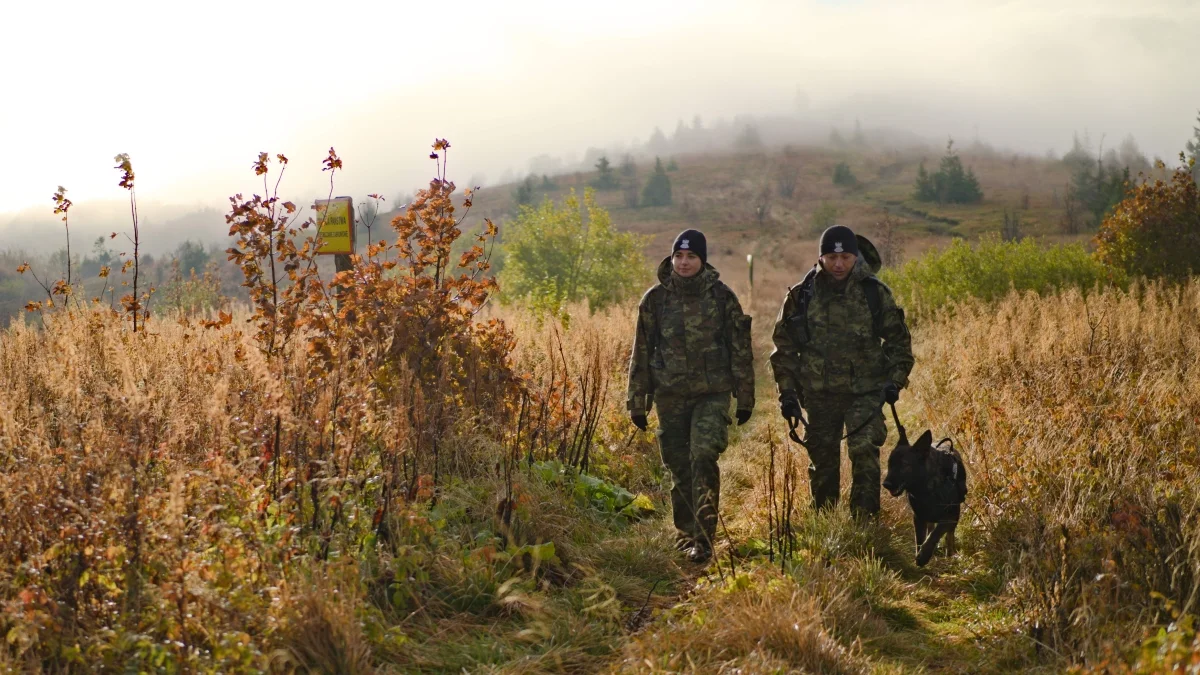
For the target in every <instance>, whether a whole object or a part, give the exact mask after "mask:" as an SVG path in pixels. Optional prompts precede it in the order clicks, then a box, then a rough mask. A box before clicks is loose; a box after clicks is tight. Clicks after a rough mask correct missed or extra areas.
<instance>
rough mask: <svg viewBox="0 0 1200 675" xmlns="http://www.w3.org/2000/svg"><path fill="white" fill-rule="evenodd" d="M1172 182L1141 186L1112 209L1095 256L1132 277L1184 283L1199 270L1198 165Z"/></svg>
mask: <svg viewBox="0 0 1200 675" xmlns="http://www.w3.org/2000/svg"><path fill="white" fill-rule="evenodd" d="M1180 160H1181V161H1182V164H1181V165H1180V166H1179V167H1178V168H1177V169H1175V172H1174V174H1173V175H1172V176H1171V181H1170V182H1169V183H1168V182H1163V181H1161V180H1157V181H1154V183H1149V182H1147V183H1143V184H1141V185H1139V186H1137V187H1135V188H1133V189H1132V190H1131V191H1130V194H1129V196H1128V197H1127V198H1126V199H1125V200H1124V201H1122V202H1121V203H1120V204H1118V205H1117V207H1116V208H1115V209H1114V210H1113V212H1112V214H1110V215H1109V216H1108V217H1107V218H1105V219H1104V222H1103V223H1102V224H1101V226H1100V232H1099V233H1098V234H1097V235H1096V244H1097V246H1096V257H1097V258H1098V259H1099V260H1101V261H1102V262H1104V263H1106V264H1108V265H1112V266H1113V267H1117V268H1120V269H1122V270H1124V271H1126V272H1129V273H1131V274H1138V275H1142V276H1147V277H1163V278H1167V279H1173V280H1181V279H1184V278H1186V277H1187V276H1188V275H1190V274H1193V273H1195V272H1197V271H1200V186H1197V184H1196V181H1195V179H1194V178H1193V177H1192V172H1193V171H1194V170H1195V164H1194V163H1192V161H1191V160H1188V159H1186V158H1185V156H1184V155H1183V154H1182V153H1180Z"/></svg>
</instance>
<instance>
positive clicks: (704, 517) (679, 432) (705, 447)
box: [627, 230, 754, 562]
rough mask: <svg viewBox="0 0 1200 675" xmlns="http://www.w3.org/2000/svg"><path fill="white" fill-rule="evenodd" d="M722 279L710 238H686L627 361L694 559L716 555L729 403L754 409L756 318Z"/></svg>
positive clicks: (632, 404) (640, 323)
mask: <svg viewBox="0 0 1200 675" xmlns="http://www.w3.org/2000/svg"><path fill="white" fill-rule="evenodd" d="M719 276H720V275H719V274H718V273H717V270H716V269H714V268H713V267H712V265H709V264H708V254H707V242H706V241H705V238H704V234H703V233H701V232H699V231H697V230H685V231H683V232H682V233H680V234H679V236H678V237H676V238H675V243H674V245H673V246H672V248H671V255H670V257H668V258H665V259H663V261H662V262H661V263H660V264H659V266H658V280H659V283H658V284H657V285H655V286H654V287H653V288H651V289H650V290H649V291H647V292H646V295H645V296H643V297H642V302H641V305H640V306H639V307H638V318H637V332H636V334H635V336H634V342H633V352H632V354H631V355H630V359H629V396H628V402H627V407H628V409H629V414H630V418H631V419H632V420H633V423H634V424H635V425H636V426H637V427H638V428H639V429H641V430H643V431H645V430H646V415H647V413H648V412H649V411H650V407H651V405H654V406H656V409H657V410H658V443H659V449H660V450H661V452H662V458H663V463H665V464H666V465H667V468H668V469H670V471H671V476H672V478H673V479H674V485H673V487H672V488H671V510H672V515H673V517H674V521H675V529H676V541H677V543H678V545H679V548H680V549H681V550H687V551H688V557H689V558H690V559H691V560H692V561H694V562H704V561H706V560H708V559H709V558H710V557H711V556H712V548H713V546H712V543H713V538H714V536H715V534H716V528H717V507H718V497H719V494H720V489H721V477H720V471H719V469H718V467H717V458H718V457H719V456H720V454H721V453H722V452H723V451H724V450H725V446H726V445H727V444H728V441H729V430H728V427H729V425H730V424H731V423H732V421H733V420H732V418H731V417H730V415H729V404H730V399H731V398H732V397H736V398H737V419H738V424H745V423H746V421H747V420H749V419H750V413H751V411H752V410H753V409H754V366H753V355H752V353H751V349H750V317H748V316H746V315H745V314H743V313H742V306H741V304H739V303H738V299H737V296H736V295H734V293H733V291H732V290H730V289H729V287H728V286H726V285H725V284H724V283H722V282H721V281H720V280H719V278H718V277H719Z"/></svg>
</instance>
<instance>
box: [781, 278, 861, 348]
mask: <svg viewBox="0 0 1200 675" xmlns="http://www.w3.org/2000/svg"><path fill="white" fill-rule="evenodd" d="M816 280H817V266H816V265H813V268H812V269H811V270H809V271H808V274H805V275H804V280H803V281H801V282H800V283H798V284H796V285H795V286H793V287H792V290H793V291H795V290H796V289H799V291H800V295H799V297H798V298H796V313H795V314H793V316H800V315H803V316H805V317H807V316H808V305H809V303H810V302H811V301H812V297H813V292H814V290H815V287H816ZM882 285H883V282H882V281H880V280H879V278H878V277H876V276H875V275H871V276H869V277H867V278H866V279H863V281H862V287H863V293H864V294H865V295H866V296H867V307H869V308H870V309H871V331H872V332H874V333H875V337H882V336H883V299H882V298H881V297H880V295H879V287H880V286H882Z"/></svg>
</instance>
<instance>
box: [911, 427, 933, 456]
mask: <svg viewBox="0 0 1200 675" xmlns="http://www.w3.org/2000/svg"><path fill="white" fill-rule="evenodd" d="M913 449H915V450H920V451H921V452H929V451H930V450H932V449H933V432H932V431H929V430H928V429H926V430H925V433H923V434H921V437H920V438H918V439H917V442H916V443H913Z"/></svg>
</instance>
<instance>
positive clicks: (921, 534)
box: [913, 513, 925, 553]
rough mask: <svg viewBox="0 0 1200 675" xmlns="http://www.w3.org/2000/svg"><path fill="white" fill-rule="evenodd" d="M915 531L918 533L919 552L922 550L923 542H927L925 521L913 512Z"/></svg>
mask: <svg viewBox="0 0 1200 675" xmlns="http://www.w3.org/2000/svg"><path fill="white" fill-rule="evenodd" d="M913 532H915V533H916V535H917V553H920V552H921V544H924V543H925V521H924V520H921V517H920V516H918V515H917V514H916V513H913Z"/></svg>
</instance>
